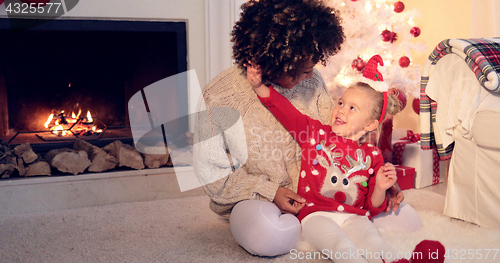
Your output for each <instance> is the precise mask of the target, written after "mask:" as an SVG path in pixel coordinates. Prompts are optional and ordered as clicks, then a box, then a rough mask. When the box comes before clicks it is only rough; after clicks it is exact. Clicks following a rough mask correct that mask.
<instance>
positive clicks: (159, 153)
mask: <svg viewBox="0 0 500 263" xmlns="http://www.w3.org/2000/svg"><path fill="white" fill-rule="evenodd" d="M136 148H137V150H139V152H140V153H141V155H142V157H143V158H144V164H145V165H146V167H147V168H159V167H161V166H164V165H166V164H167V162H168V157H169V153H168V148H167V146H166V145H165V143H163V142H158V143H157V144H156V145H155V146H152V147H151V146H146V145H144V144H142V143H140V142H137V143H136Z"/></svg>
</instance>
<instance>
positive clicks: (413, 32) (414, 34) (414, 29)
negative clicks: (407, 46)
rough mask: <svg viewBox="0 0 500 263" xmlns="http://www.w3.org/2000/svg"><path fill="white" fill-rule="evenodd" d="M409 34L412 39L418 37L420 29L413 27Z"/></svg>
mask: <svg viewBox="0 0 500 263" xmlns="http://www.w3.org/2000/svg"><path fill="white" fill-rule="evenodd" d="M410 34H412V35H413V36H414V37H418V36H420V28H418V27H416V26H414V27H412V28H411V29H410Z"/></svg>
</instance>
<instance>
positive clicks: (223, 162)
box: [193, 103, 279, 215]
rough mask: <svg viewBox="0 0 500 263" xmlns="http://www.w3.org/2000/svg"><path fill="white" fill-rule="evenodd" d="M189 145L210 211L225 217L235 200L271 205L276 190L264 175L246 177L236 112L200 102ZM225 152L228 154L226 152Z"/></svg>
mask: <svg viewBox="0 0 500 263" xmlns="http://www.w3.org/2000/svg"><path fill="white" fill-rule="evenodd" d="M200 105H201V106H199V107H198V114H197V116H196V129H195V144H194V146H193V155H194V156H193V157H194V169H195V173H196V175H197V177H198V179H199V180H200V182H201V183H202V185H203V186H204V188H205V192H206V193H207V195H208V196H209V197H210V198H211V202H212V204H211V208H212V210H213V211H214V212H216V213H218V214H221V215H223V214H227V213H229V212H230V210H231V208H232V207H233V206H234V205H235V204H236V203H237V202H239V201H242V200H248V199H262V200H268V201H270V202H272V201H273V200H274V196H275V194H276V191H277V189H278V187H279V184H278V183H277V182H271V181H270V180H269V176H268V175H267V174H255V173H252V174H248V173H247V171H246V168H245V166H243V165H244V164H245V163H246V162H247V159H248V149H247V143H246V138H245V127H244V125H243V121H242V117H241V116H240V112H239V111H238V110H236V109H233V108H230V107H211V106H210V105H207V106H204V103H200ZM226 149H228V151H226Z"/></svg>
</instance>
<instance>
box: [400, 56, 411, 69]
mask: <svg viewBox="0 0 500 263" xmlns="http://www.w3.org/2000/svg"><path fill="white" fill-rule="evenodd" d="M399 65H400V66H401V67H402V68H406V67H408V66H409V65H410V59H409V58H408V57H407V56H402V57H401V58H399Z"/></svg>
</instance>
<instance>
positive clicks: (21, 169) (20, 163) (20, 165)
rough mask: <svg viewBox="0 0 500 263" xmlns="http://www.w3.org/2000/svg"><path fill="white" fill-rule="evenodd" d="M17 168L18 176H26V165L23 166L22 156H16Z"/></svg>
mask: <svg viewBox="0 0 500 263" xmlns="http://www.w3.org/2000/svg"><path fill="white" fill-rule="evenodd" d="M17 170H18V171H19V176H26V167H25V166H24V161H23V158H19V157H18V158H17Z"/></svg>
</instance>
